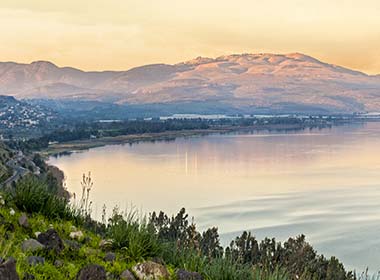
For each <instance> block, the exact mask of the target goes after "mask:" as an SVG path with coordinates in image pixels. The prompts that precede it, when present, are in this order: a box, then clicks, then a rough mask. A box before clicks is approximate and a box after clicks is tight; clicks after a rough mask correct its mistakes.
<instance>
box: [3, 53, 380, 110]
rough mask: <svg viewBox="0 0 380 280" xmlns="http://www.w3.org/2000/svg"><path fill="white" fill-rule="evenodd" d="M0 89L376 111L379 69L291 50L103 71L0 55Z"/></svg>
mask: <svg viewBox="0 0 380 280" xmlns="http://www.w3.org/2000/svg"><path fill="white" fill-rule="evenodd" d="M0 92H2V93H4V94H7V95H15V96H16V97H18V98H51V99H73V98H76V99H81V100H96V101H107V102H116V103H118V104H123V103H128V104H147V103H149V104H153V103H154V104H157V103H160V104H164V103H167V104H172V103H175V104H177V103H181V102H202V103H205V104H206V103H207V104H212V106H213V107H214V106H217V104H222V106H219V107H224V106H230V107H232V108H237V110H238V109H241V110H242V108H245V109H244V110H246V112H250V110H252V111H254V110H255V108H264V109H263V110H268V111H270V110H277V111H279V112H280V111H281V112H284V111H286V112H296V111H299V110H301V109H302V110H301V111H302V112H305V111H306V112H307V110H309V109H310V108H311V109H310V110H318V111H329V112H330V111H331V112H363V111H380V76H369V75H366V74H364V73H361V72H358V71H354V70H350V69H347V68H344V67H340V66H336V65H333V64H328V63H325V62H322V61H320V60H318V59H315V58H313V57H311V56H308V55H305V54H303V53H298V52H295V53H288V54H274V53H256V54H255V53H242V54H230V55H223V56H219V57H216V58H210V57H201V56H200V57H196V58H194V59H192V60H189V61H185V62H181V63H178V64H174V65H170V64H152V65H143V66H140V67H135V68H132V69H130V70H128V71H105V72H86V71H80V70H78V69H75V68H71V67H58V66H56V65H55V64H53V63H51V62H49V61H35V62H32V63H31V64H17V63H10V62H9V63H0ZM110 100H112V101H110ZM247 108H251V109H247ZM300 108H301V109H300ZM260 110H261V109H260Z"/></svg>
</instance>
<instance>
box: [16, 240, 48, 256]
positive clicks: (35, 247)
mask: <svg viewBox="0 0 380 280" xmlns="http://www.w3.org/2000/svg"><path fill="white" fill-rule="evenodd" d="M44 248H45V246H44V245H43V244H41V243H40V242H38V241H37V240H35V239H28V240H25V241H24V242H22V244H21V250H22V251H23V252H24V253H25V252H28V251H29V252H36V251H39V250H42V249H44Z"/></svg>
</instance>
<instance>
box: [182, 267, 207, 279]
mask: <svg viewBox="0 0 380 280" xmlns="http://www.w3.org/2000/svg"><path fill="white" fill-rule="evenodd" d="M176 275H177V279H178V280H203V279H204V278H203V276H202V275H201V274H199V273H198V272H191V271H187V270H184V269H179V270H177V273H176Z"/></svg>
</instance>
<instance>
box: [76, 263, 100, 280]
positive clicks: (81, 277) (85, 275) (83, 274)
mask: <svg viewBox="0 0 380 280" xmlns="http://www.w3.org/2000/svg"><path fill="white" fill-rule="evenodd" d="M76 279H77V280H106V279H107V273H106V270H105V269H104V267H103V266H101V265H97V264H89V265H86V266H85V267H83V268H82V269H81V270H80V271H79V272H78V274H77V277H76Z"/></svg>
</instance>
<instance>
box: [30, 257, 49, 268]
mask: <svg viewBox="0 0 380 280" xmlns="http://www.w3.org/2000/svg"><path fill="white" fill-rule="evenodd" d="M27 261H28V264H29V265H32V266H35V265H38V264H45V259H44V258H43V257H39V256H29V257H28V258H27Z"/></svg>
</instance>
